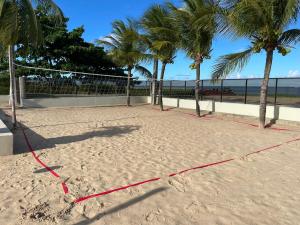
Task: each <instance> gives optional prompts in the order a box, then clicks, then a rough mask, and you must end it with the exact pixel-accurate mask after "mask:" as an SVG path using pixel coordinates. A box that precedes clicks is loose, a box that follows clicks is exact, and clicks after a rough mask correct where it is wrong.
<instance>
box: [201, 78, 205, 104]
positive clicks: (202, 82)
mask: <svg viewBox="0 0 300 225" xmlns="http://www.w3.org/2000/svg"><path fill="white" fill-rule="evenodd" d="M203 94H204V81H203V80H202V81H201V101H202V100H203Z"/></svg>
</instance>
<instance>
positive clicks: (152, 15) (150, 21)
mask: <svg viewBox="0 0 300 225" xmlns="http://www.w3.org/2000/svg"><path fill="white" fill-rule="evenodd" d="M143 24H144V26H145V27H146V28H147V32H148V35H149V37H150V39H149V40H150V41H151V51H152V52H153V53H154V54H155V57H154V58H155V59H158V60H160V61H161V64H162V66H161V74H160V80H159V90H158V95H159V105H160V109H161V111H163V99H162V94H163V93H162V92H163V81H164V75H165V70H166V66H167V64H170V63H173V62H174V58H175V53H176V50H177V47H178V32H177V31H176V29H175V26H174V18H173V17H172V14H171V10H170V9H169V8H168V7H167V6H162V5H153V6H152V7H151V8H150V9H149V10H148V11H147V12H146V13H145V15H144V21H143Z"/></svg>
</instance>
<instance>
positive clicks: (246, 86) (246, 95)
mask: <svg viewBox="0 0 300 225" xmlns="http://www.w3.org/2000/svg"><path fill="white" fill-rule="evenodd" d="M247 97H248V79H246V84H245V99H244V104H247Z"/></svg>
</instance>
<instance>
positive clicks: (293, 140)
mask: <svg viewBox="0 0 300 225" xmlns="http://www.w3.org/2000/svg"><path fill="white" fill-rule="evenodd" d="M296 141H300V138H297V139H292V140H290V141H287V142H285V144H289V143H292V142H296ZM282 145H283V144H278V145H274V146H271V147H268V148H264V149H261V150H258V151H255V152H252V153H249V154H247V155H245V156H250V155H253V154H259V153H261V152H263V151H268V150H272V149H275V148H278V147H280V146H282ZM235 160H236V159H228V160H224V161H220V162H215V163H210V164H206V165H202V166H198V167H194V168H191V169H186V170H182V171H180V172H178V173H172V174H170V175H169V177H174V176H176V175H180V174H183V173H186V172H188V171H192V170H198V169H203V168H207V167H213V166H218V165H221V164H226V163H229V162H232V161H235ZM160 179H161V178H154V179H151V180H146V181H142V182H139V183H135V184H130V185H127V186H124V187H119V188H116V189H112V190H109V191H104V192H101V193H99V194H93V195H88V196H85V197H81V198H78V199H76V200H75V201H74V203H80V202H83V201H86V200H88V199H92V198H97V197H100V196H103V195H108V194H110V193H113V192H117V191H120V190H125V189H128V188H131V187H136V186H140V185H142V184H145V183H150V182H154V181H158V180H160Z"/></svg>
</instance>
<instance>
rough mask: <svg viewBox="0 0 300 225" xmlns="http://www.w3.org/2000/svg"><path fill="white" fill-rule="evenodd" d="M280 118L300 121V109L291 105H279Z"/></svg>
mask: <svg viewBox="0 0 300 225" xmlns="http://www.w3.org/2000/svg"><path fill="white" fill-rule="evenodd" d="M279 119H281V120H290V121H298V122H300V109H299V108H291V107H283V106H282V107H279Z"/></svg>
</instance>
